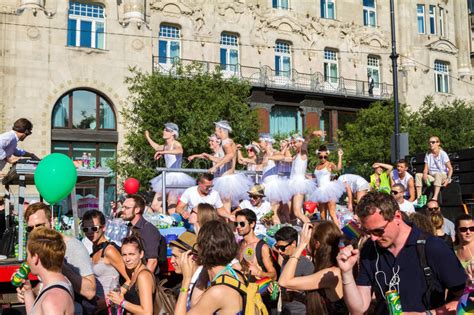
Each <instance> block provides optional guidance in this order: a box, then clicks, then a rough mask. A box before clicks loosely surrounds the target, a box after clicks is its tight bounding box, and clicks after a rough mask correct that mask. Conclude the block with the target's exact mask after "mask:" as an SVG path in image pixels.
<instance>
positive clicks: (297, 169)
mask: <svg viewBox="0 0 474 315" xmlns="http://www.w3.org/2000/svg"><path fill="white" fill-rule="evenodd" d="M307 166H308V159H306V160H303V159H302V158H301V154H300V153H298V154H297V155H296V157H295V159H294V160H293V163H291V174H290V178H294V177H297V176H303V177H304V176H305V174H306V167H307Z"/></svg>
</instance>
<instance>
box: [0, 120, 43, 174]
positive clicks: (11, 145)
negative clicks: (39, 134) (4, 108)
mask: <svg viewBox="0 0 474 315" xmlns="http://www.w3.org/2000/svg"><path fill="white" fill-rule="evenodd" d="M32 130H33V124H32V123H31V122H30V121H29V120H28V119H26V118H20V119H18V120H17V121H15V123H14V124H13V127H12V130H10V131H8V132H5V133H2V134H0V171H2V169H3V168H4V167H5V165H6V164H7V163H10V164H15V163H16V162H18V160H19V159H20V157H22V156H24V157H31V158H33V159H37V160H39V158H38V157H37V156H36V155H35V154H33V153H30V152H27V151H25V150H22V149H18V148H17V144H18V142H19V141H23V140H25V139H26V137H28V136H29V135H31V134H32V132H33V131H32Z"/></svg>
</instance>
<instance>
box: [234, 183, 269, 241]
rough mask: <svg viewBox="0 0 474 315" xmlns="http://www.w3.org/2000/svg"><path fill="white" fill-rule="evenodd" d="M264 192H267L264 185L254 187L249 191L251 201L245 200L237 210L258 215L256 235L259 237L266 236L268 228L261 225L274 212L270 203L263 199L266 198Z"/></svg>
mask: <svg viewBox="0 0 474 315" xmlns="http://www.w3.org/2000/svg"><path fill="white" fill-rule="evenodd" d="M264 191H265V187H263V185H260V184H257V185H254V186H253V187H252V188H250V190H249V191H248V194H249V199H248V200H243V201H242V202H241V203H240V204H239V207H238V208H237V209H236V210H237V211H238V210H241V209H250V210H252V211H253V212H255V214H256V215H257V224H256V227H255V233H256V234H257V235H258V234H264V235H265V234H266V228H265V226H264V225H263V224H262V223H261V221H260V220H261V219H262V218H263V217H264V216H265V215H266V214H267V213H269V212H270V211H271V210H272V206H271V204H270V202H268V201H267V200H264V199H263V198H264V197H265V193H264Z"/></svg>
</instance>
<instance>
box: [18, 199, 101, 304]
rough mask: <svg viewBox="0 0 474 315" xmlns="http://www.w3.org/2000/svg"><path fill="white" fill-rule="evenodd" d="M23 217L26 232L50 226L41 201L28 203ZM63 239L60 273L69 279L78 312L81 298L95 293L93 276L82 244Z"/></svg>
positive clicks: (44, 206) (47, 213) (49, 214)
mask: <svg viewBox="0 0 474 315" xmlns="http://www.w3.org/2000/svg"><path fill="white" fill-rule="evenodd" d="M24 218H25V222H26V223H27V227H26V231H27V233H30V232H32V231H33V230H34V229H35V228H37V227H40V226H44V227H47V228H49V229H50V228H51V209H50V208H49V206H48V205H46V204H44V203H42V202H36V203H32V204H30V205H29V206H28V208H27V209H26V211H25V213H24ZM63 239H64V242H65V243H66V254H65V256H64V263H63V268H62V273H63V274H64V275H65V276H66V278H68V279H69V281H70V282H71V284H72V287H73V289H74V292H75V293H76V296H75V301H76V302H77V303H75V309H76V312H78V311H80V310H81V309H82V307H81V306H80V303H81V300H82V299H84V298H85V299H87V300H91V299H92V298H94V297H95V295H96V282H95V276H94V272H93V270H92V263H91V260H90V257H89V253H88V252H87V249H86V248H85V247H84V245H83V244H82V243H81V242H80V241H79V240H77V239H75V238H73V237H68V236H64V235H63ZM35 289H36V290H33V291H34V292H35V293H38V292H39V286H37V287H36V288H35Z"/></svg>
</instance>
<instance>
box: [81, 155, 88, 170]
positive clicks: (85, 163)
mask: <svg viewBox="0 0 474 315" xmlns="http://www.w3.org/2000/svg"><path fill="white" fill-rule="evenodd" d="M87 164H88V163H87V153H86V152H84V153H82V167H85V168H87Z"/></svg>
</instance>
